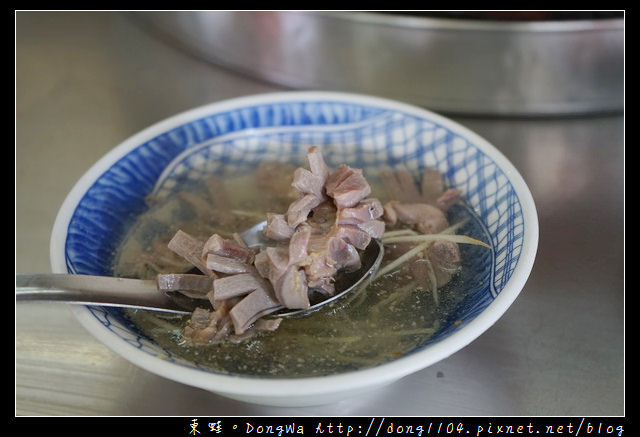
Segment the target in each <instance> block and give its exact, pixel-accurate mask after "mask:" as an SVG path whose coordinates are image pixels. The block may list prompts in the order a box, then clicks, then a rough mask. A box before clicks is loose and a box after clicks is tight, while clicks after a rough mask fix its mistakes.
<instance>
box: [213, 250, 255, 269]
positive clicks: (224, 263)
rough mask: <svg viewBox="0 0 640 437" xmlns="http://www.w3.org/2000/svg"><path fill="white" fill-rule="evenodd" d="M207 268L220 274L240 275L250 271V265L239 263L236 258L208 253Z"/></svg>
mask: <svg viewBox="0 0 640 437" xmlns="http://www.w3.org/2000/svg"><path fill="white" fill-rule="evenodd" d="M206 266H207V268H208V269H210V270H213V271H214V272H218V273H225V274H238V273H247V272H248V271H249V270H250V266H249V264H247V263H245V262H242V261H238V260H237V259H234V258H227V257H225V256H221V255H216V254H215V253H208V254H207V257H206Z"/></svg>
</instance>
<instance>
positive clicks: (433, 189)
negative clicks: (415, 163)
mask: <svg viewBox="0 0 640 437" xmlns="http://www.w3.org/2000/svg"><path fill="white" fill-rule="evenodd" d="M420 191H422V201H423V202H425V203H430V204H431V205H435V204H436V201H437V200H438V197H440V196H441V195H442V193H444V177H443V176H442V173H440V172H439V171H438V170H435V169H432V168H428V169H426V170H425V171H424V172H423V173H422V184H421V186H420Z"/></svg>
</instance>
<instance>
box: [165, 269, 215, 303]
mask: <svg viewBox="0 0 640 437" xmlns="http://www.w3.org/2000/svg"><path fill="white" fill-rule="evenodd" d="M156 284H157V287H158V291H160V292H162V293H167V292H173V291H177V292H180V293H182V294H184V295H186V296H189V297H193V298H197V299H207V293H209V292H210V291H211V290H212V289H213V281H212V279H211V278H210V277H209V276H205V275H197V274H190V273H168V274H159V275H157V276H156Z"/></svg>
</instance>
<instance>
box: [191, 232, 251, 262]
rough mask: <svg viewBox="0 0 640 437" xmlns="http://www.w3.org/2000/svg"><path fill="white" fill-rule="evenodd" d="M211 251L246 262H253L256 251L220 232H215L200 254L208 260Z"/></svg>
mask: <svg viewBox="0 0 640 437" xmlns="http://www.w3.org/2000/svg"><path fill="white" fill-rule="evenodd" d="M210 253H213V254H215V255H218V256H222V257H225V258H230V259H235V260H237V261H240V262H243V263H246V264H251V263H253V257H254V255H255V253H254V251H253V250H252V249H251V248H249V247H247V246H246V245H244V244H239V243H238V242H236V241H233V240H228V239H226V238H223V237H221V236H220V235H218V234H213V235H212V236H211V237H209V239H208V240H207V241H206V242H205V243H204V245H203V247H202V250H201V252H200V254H201V255H200V256H201V257H202V258H203V259H205V260H206V259H207V255H208V254H210Z"/></svg>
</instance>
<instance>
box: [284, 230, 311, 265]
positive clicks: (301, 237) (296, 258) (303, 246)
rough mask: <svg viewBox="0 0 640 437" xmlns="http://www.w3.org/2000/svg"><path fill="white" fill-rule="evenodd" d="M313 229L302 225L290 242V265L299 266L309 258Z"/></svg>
mask: <svg viewBox="0 0 640 437" xmlns="http://www.w3.org/2000/svg"><path fill="white" fill-rule="evenodd" d="M310 238H311V227H310V226H308V225H307V226H305V225H301V226H300V227H298V229H297V230H296V231H295V232H294V234H293V236H292V237H291V240H289V264H290V265H291V264H298V263H300V262H302V261H304V260H305V259H306V258H307V252H308V247H309V240H310Z"/></svg>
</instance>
